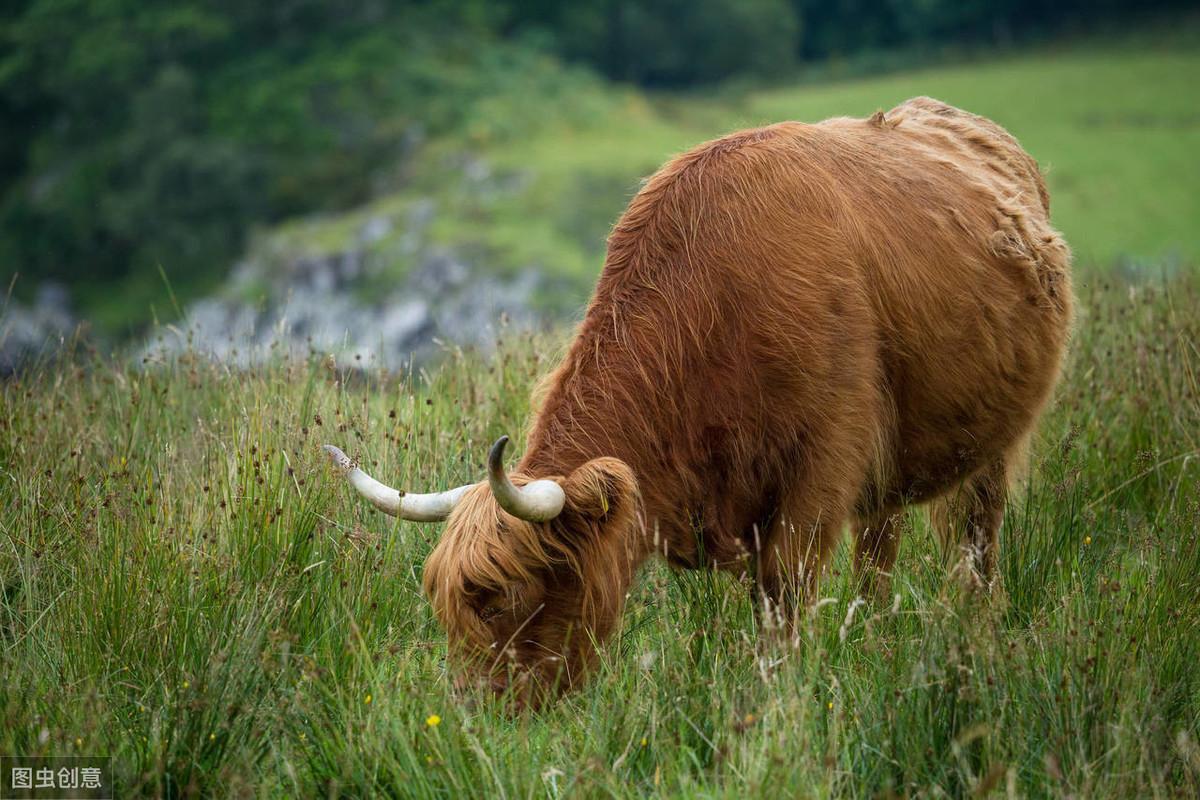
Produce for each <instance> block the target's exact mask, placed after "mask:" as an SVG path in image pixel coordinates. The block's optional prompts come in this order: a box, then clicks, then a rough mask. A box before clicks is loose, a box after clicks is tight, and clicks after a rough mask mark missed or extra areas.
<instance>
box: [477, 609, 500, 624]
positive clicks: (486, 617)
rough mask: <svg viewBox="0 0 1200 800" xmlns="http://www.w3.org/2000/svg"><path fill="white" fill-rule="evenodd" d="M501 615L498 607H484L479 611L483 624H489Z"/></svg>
mask: <svg viewBox="0 0 1200 800" xmlns="http://www.w3.org/2000/svg"><path fill="white" fill-rule="evenodd" d="M499 615H500V608H499V607H497V606H484V607H483V608H482V609H480V611H479V619H480V620H482V621H483V622H489V621H491V620H492V619H493V618H495V617H498V616H499Z"/></svg>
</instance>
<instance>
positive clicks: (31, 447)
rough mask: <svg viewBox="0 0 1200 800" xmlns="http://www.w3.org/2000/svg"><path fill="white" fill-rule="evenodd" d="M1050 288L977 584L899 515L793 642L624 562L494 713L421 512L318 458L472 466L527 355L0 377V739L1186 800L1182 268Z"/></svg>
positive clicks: (122, 770)
mask: <svg viewBox="0 0 1200 800" xmlns="http://www.w3.org/2000/svg"><path fill="white" fill-rule="evenodd" d="M1080 304H1081V308H1082V314H1081V321H1080V329H1079V334H1078V337H1077V342H1076V344H1075V347H1074V352H1073V356H1072V359H1071V365H1070V368H1069V371H1068V374H1067V377H1066V379H1065V382H1064V385H1063V387H1062V389H1061V391H1060V396H1059V399H1058V401H1057V404H1056V405H1055V407H1054V410H1053V411H1052V413H1051V414H1050V415H1049V418H1048V419H1047V421H1046V423H1045V425H1044V426H1043V427H1042V429H1041V433H1040V435H1039V436H1038V438H1037V441H1036V444H1035V448H1034V455H1033V456H1032V466H1031V474H1030V477H1029V479H1028V481H1027V483H1026V484H1025V486H1024V487H1023V488H1022V489H1020V490H1019V491H1018V494H1017V499H1016V500H1015V501H1014V502H1013V503H1012V504H1011V507H1010V508H1009V510H1008V514H1007V517H1006V521H1005V534H1004V545H1003V552H1002V558H1001V567H1002V579H1003V586H1002V589H1000V590H998V591H997V592H996V593H995V594H993V595H992V596H990V597H980V596H978V595H976V594H973V593H971V592H969V591H966V590H965V589H964V588H963V587H962V582H961V581H960V580H959V579H958V578H957V577H956V575H955V573H954V571H953V570H950V571H948V570H947V569H946V568H945V567H944V566H943V564H942V557H941V555H940V554H939V552H938V550H937V548H936V547H935V545H934V543H933V538H932V537H931V536H930V535H929V533H928V531H927V530H926V527H925V522H924V521H923V519H922V517H921V515H920V514H919V513H914V514H912V515H911V516H910V519H909V523H910V528H911V531H910V533H909V535H907V536H906V537H905V539H904V542H903V548H902V552H901V557H900V562H899V565H898V568H897V579H896V582H895V586H894V589H895V593H896V596H895V600H894V603H893V604H891V605H890V606H888V607H858V606H856V605H855V604H854V596H853V584H852V583H851V581H850V576H849V572H848V567H847V555H846V549H847V548H843V549H842V551H841V553H840V555H839V557H838V560H837V563H836V565H835V566H836V570H835V572H834V573H833V574H832V576H831V577H830V579H829V580H827V581H826V582H825V583H824V584H823V586H822V589H821V592H820V594H821V597H822V598H823V599H822V601H821V602H820V603H819V604H818V606H817V607H816V608H815V609H814V610H813V612H812V613H811V616H810V617H809V621H808V622H807V624H806V625H804V626H802V628H801V631H800V635H799V636H798V638H797V640H796V641H795V643H794V645H793V644H789V643H785V642H780V641H779V640H778V639H777V638H775V639H771V638H769V637H768V638H767V639H764V638H762V637H760V635H759V631H757V630H756V623H755V619H754V616H753V614H752V613H751V608H750V605H749V601H748V599H747V592H746V591H745V588H744V587H742V586H739V585H737V584H735V583H734V582H733V581H731V580H730V579H729V578H728V577H727V576H723V575H716V574H711V573H706V572H696V573H674V572H671V571H669V570H667V569H666V568H664V567H662V566H654V567H653V568H651V569H649V570H648V571H647V572H645V573H644V574H643V575H642V578H641V580H640V582H639V583H638V585H637V588H636V591H635V592H634V596H633V598H632V600H631V602H630V604H629V608H628V611H627V613H626V617H625V624H624V628H623V632H622V633H621V634H620V636H619V637H617V638H616V639H615V640H614V642H613V643H612V645H611V646H610V647H609V648H608V649H607V651H606V653H605V656H604V660H603V665H602V667H601V668H600V669H599V671H598V673H597V674H596V675H595V678H594V680H593V681H592V682H591V683H590V684H589V685H588V686H587V687H586V688H585V689H584V690H583V691H581V692H579V693H578V694H575V695H573V696H571V697H569V698H567V699H566V700H565V701H563V702H561V703H560V704H558V705H557V706H555V707H553V708H551V709H549V710H547V711H545V712H543V713H542V714H540V715H537V716H525V717H520V718H516V719H509V718H507V717H505V716H503V715H501V714H498V713H495V710H494V709H493V708H491V707H489V706H488V704H487V702H483V704H482V705H481V706H479V707H478V708H477V710H474V711H468V710H466V708H465V707H464V706H463V705H461V704H460V703H459V702H457V701H456V700H455V699H454V698H453V697H452V696H451V695H450V692H449V689H448V682H447V680H446V676H445V675H444V669H443V657H444V638H443V635H442V634H441V632H440V630H439V629H438V627H437V625H436V624H435V623H434V621H433V619H432V617H431V615H430V612H429V610H428V608H427V605H426V603H425V601H424V600H423V598H422V596H421V593H420V583H419V577H420V571H421V564H422V562H423V560H424V558H425V556H426V554H427V553H428V552H429V550H430V546H431V541H432V540H433V539H434V538H435V537H436V536H437V535H438V529H437V526H433V525H416V524H410V523H395V522H393V521H392V520H390V519H389V518H386V517H383V516H381V515H379V514H377V513H375V512H373V511H370V510H368V509H367V508H366V507H365V506H364V505H363V504H361V503H360V502H358V501H357V500H356V499H355V498H354V497H352V496H351V494H350V493H349V492H348V491H347V489H346V488H345V487H344V486H343V485H342V484H341V482H340V480H339V479H337V478H336V477H335V476H334V475H333V474H331V472H330V471H329V469H328V468H327V466H326V465H325V463H324V461H323V457H322V456H321V454H320V452H319V449H318V445H319V444H320V443H322V442H326V441H332V442H337V443H340V444H342V445H344V446H346V447H347V449H348V450H349V451H351V452H352V453H353V454H357V455H362V456H364V457H365V461H366V463H368V464H370V465H371V468H372V469H373V471H375V472H376V473H377V474H379V475H381V476H386V477H387V478H388V479H391V480H394V481H396V482H399V483H401V484H402V485H406V486H412V487H422V488H424V487H441V486H447V485H450V484H456V483H462V482H466V481H470V480H476V479H478V478H479V477H480V476H481V474H482V464H481V463H480V461H481V459H482V455H483V453H484V451H485V446H486V444H487V443H488V442H490V441H491V440H492V439H494V438H495V437H496V436H497V435H498V434H499V433H501V432H504V431H520V430H521V427H522V424H523V422H524V420H525V415H526V411H527V400H526V398H527V397H528V392H529V388H530V385H531V383H532V381H533V380H534V379H535V377H536V376H537V375H539V374H541V373H542V372H544V371H545V370H546V369H547V367H548V366H549V361H548V359H550V358H551V356H550V355H549V354H551V353H552V352H553V351H554V350H555V349H556V345H555V343H554V342H550V341H541V340H530V339H520V338H515V337H514V339H513V340H512V341H509V342H507V343H505V345H504V346H503V348H502V350H501V352H500V354H499V356H498V358H497V360H496V361H495V362H493V363H492V364H491V365H490V367H489V366H486V365H485V364H483V363H481V362H480V361H479V360H478V359H476V358H473V357H470V356H464V355H461V354H451V355H450V357H449V358H448V360H447V362H446V364H445V365H444V367H443V368H442V369H441V370H440V371H438V372H436V373H435V374H433V375H432V376H428V379H427V380H425V381H417V382H410V381H408V380H406V379H404V378H403V376H398V375H386V374H371V375H369V376H367V377H366V378H365V379H364V378H361V377H354V373H352V372H349V371H345V370H344V369H343V367H344V365H336V364H330V363H328V362H325V361H320V360H314V361H312V362H307V363H297V362H283V363H280V364H279V365H278V366H277V367H275V368H272V369H270V370H267V371H264V372H259V373H254V374H239V373H234V372H231V371H228V370H226V369H224V368H222V367H219V366H214V365H212V364H210V363H207V362H202V361H192V360H188V359H184V360H183V361H181V362H179V363H176V364H174V365H170V366H163V367H159V368H153V369H150V370H148V371H138V370H136V369H132V368H126V367H117V366H112V365H110V364H108V363H106V362H103V361H96V360H93V359H92V358H91V357H89V356H87V354H80V355H79V356H78V361H76V362H75V363H73V364H71V363H67V364H59V365H53V364H52V365H46V367H45V368H44V369H43V370H41V371H38V372H36V373H35V374H31V375H29V376H27V377H25V378H23V379H21V380H20V381H10V382H7V383H4V384H3V385H0V463H2V464H3V472H2V473H0V504H2V505H0V507H3V509H4V511H3V514H2V515H0V521H2V523H0V588H2V592H0V598H2V599H0V675H2V676H3V677H2V679H0V752H3V753H10V754H23V755H33V754H59V755H63V754H107V755H112V756H113V757H114V758H115V763H116V765H117V768H118V774H119V778H120V782H121V787H122V790H123V795H124V794H150V795H167V796H178V795H193V794H201V795H217V796H226V795H232V796H251V795H259V796H279V795H289V796H315V795H327V796H371V795H376V794H386V795H393V796H405V797H408V796H418V797H469V796H498V797H541V796H549V797H559V796H616V797H643V796H647V795H656V794H662V795H680V794H682V795H687V796H717V797H741V796H745V795H746V794H747V793H762V794H764V795H766V796H783V795H793V796H804V797H808V796H812V797H827V796H845V797H862V798H872V797H881V796H882V797H887V796H905V795H908V796H924V797H938V796H950V797H968V796H970V797H981V796H986V795H989V794H996V795H997V796H1009V797H1036V796H1074V797H1195V796H1197V793H1198V792H1200V669H1198V668H1197V665H1198V664H1200V441H1198V440H1200V377H1198V375H1200V373H1198V370H1200V350H1198V345H1197V342H1198V340H1200V280H1197V279H1196V278H1194V277H1188V276H1187V275H1186V274H1185V275H1184V276H1181V277H1177V278H1175V279H1173V280H1171V281H1169V282H1166V283H1163V282H1159V283H1155V282H1150V283H1143V284H1140V285H1136V286H1135V285H1130V284H1124V283H1122V282H1121V281H1120V280H1119V279H1115V278H1114V279H1113V280H1112V281H1109V280H1107V279H1104V280H1095V281H1092V282H1091V283H1090V284H1089V286H1088V287H1085V288H1084V289H1083V290H1082V291H1081V297H1080ZM851 609H853V612H852V611H851Z"/></svg>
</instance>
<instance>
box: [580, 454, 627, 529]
mask: <svg viewBox="0 0 1200 800" xmlns="http://www.w3.org/2000/svg"><path fill="white" fill-rule="evenodd" d="M562 487H563V492H565V493H566V495H567V507H568V508H570V509H571V510H572V511H574V512H576V513H578V514H581V515H583V516H585V517H589V518H591V519H596V520H603V519H609V518H615V517H616V516H618V515H621V514H626V513H630V512H631V511H632V508H633V505H634V502H635V497H636V494H637V481H636V480H635V479H634V477H633V470H631V469H630V468H629V466H628V465H627V464H626V463H625V462H624V461H621V460H620V459H617V458H593V459H592V460H591V461H589V462H587V463H586V464H584V465H583V466H581V467H579V468H577V469H576V470H575V471H574V472H572V473H571V474H570V475H568V476H567V477H566V478H564V479H563V482H562Z"/></svg>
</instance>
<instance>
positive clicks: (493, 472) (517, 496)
mask: <svg viewBox="0 0 1200 800" xmlns="http://www.w3.org/2000/svg"><path fill="white" fill-rule="evenodd" d="M507 444H508V437H507V436H501V437H500V438H499V439H497V440H496V443H495V444H494V445H492V451H491V452H490V453H488V483H489V484H490V485H491V487H492V494H493V495H495V496H496V502H497V503H499V504H500V507H501V508H503V509H504V510H505V511H507V512H508V513H510V514H512V515H513V516H514V517H517V518H519V519H523V520H527V521H529V522H548V521H550V520H552V519H554V518H555V517H557V516H558V514H559V512H561V511H562V508H563V504H564V503H566V502H567V495H566V493H564V492H563V490H562V487H561V486H559V485H558V484H557V483H555V482H554V481H551V480H540V481H530V482H529V483H527V484H525V485H524V486H522V487H521V488H519V489H518V488H517V487H516V486H514V485H513V482H512V481H511V480H509V479H508V474H507V473H506V472H505V471H504V447H505V445H507Z"/></svg>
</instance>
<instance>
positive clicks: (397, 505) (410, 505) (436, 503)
mask: <svg viewBox="0 0 1200 800" xmlns="http://www.w3.org/2000/svg"><path fill="white" fill-rule="evenodd" d="M325 452H327V453H329V457H330V458H331V459H333V463H334V466H336V467H337V468H338V469H339V470H341V472H342V474H344V475H345V476H346V480H348V481H350V485H351V486H353V487H354V488H355V489H357V490H358V493H359V494H361V495H362V496H363V497H365V498H366V499H367V500H368V501H370V503H371V505H373V506H375V507H376V508H378V509H379V510H380V511H382V512H383V513H385V514H391V515H392V516H393V517H400V519H408V520H412V521H413V522H440V521H441V520H444V519H445V518H446V517H448V516H450V512H451V511H452V510H453V509H454V506H456V505H457V504H458V501H459V500H460V499H461V498H462V496H463V493H464V492H466V491H467V489H470V488H471V487H472V486H474V485H475V484H467V485H466V486H459V487H458V488H457V489H450V490H449V491H445V492H432V493H430V494H407V493H405V492H401V491H399V490H397V489H393V488H392V487H390V486H386V485H384V484H382V483H380V482H379V481H377V480H375V479H374V478H372V477H371V476H370V475H368V474H367V473H365V472H363V471H362V470H361V469H359V468H358V467H357V466H356V465H355V464H354V462H353V461H351V460H350V459H349V457H348V456H347V455H346V454H345V453H343V452H342V451H341V450H339V449H338V448H336V447H334V446H333V445H331V444H327V445H325Z"/></svg>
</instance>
